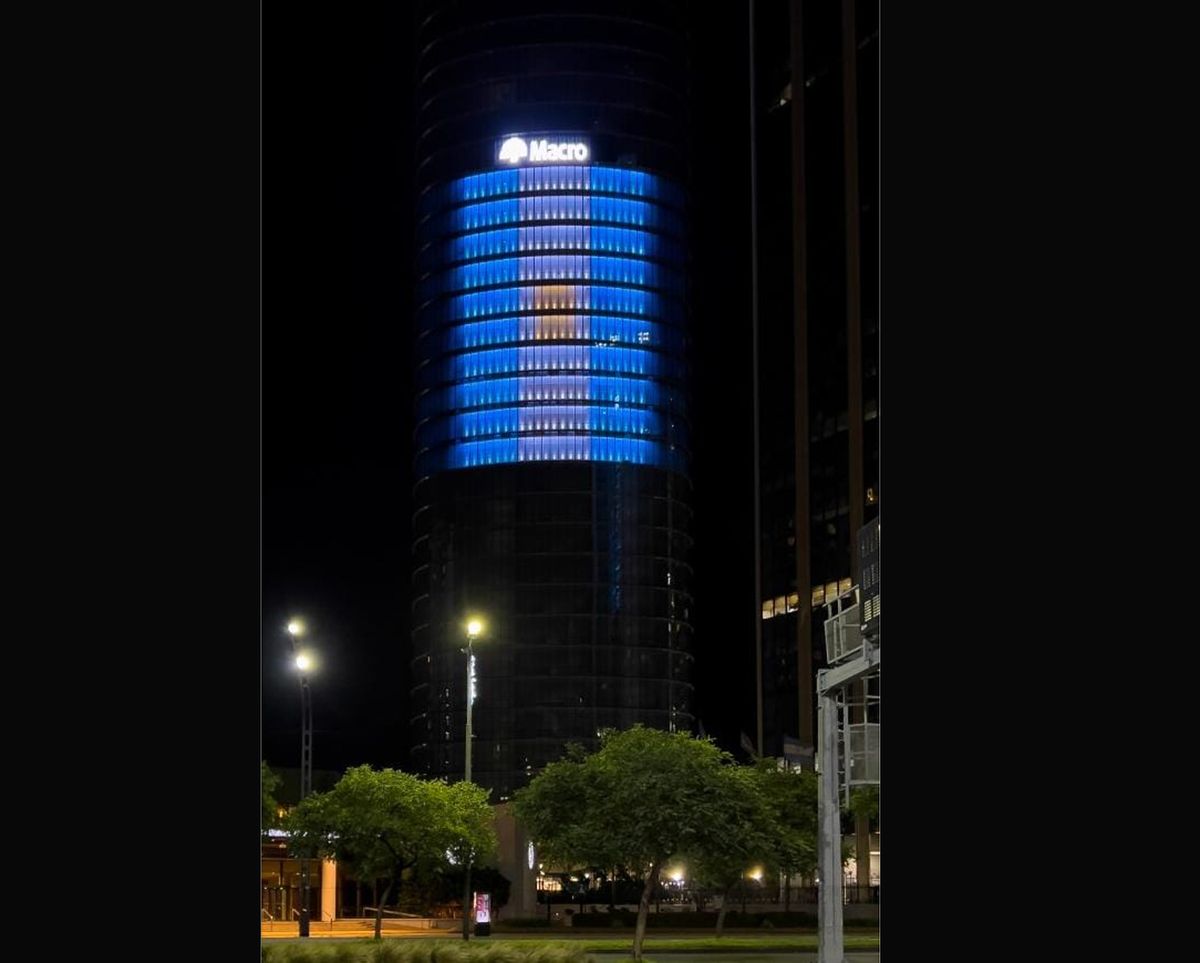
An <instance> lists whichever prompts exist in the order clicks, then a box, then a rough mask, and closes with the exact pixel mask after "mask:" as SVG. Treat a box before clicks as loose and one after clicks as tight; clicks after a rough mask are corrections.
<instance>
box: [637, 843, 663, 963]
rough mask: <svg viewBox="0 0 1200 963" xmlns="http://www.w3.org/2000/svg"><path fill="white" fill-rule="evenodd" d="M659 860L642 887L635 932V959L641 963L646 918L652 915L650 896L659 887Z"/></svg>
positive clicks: (653, 864)
mask: <svg viewBox="0 0 1200 963" xmlns="http://www.w3.org/2000/svg"><path fill="white" fill-rule="evenodd" d="M660 865H661V862H660V861H659V860H655V861H654V862H653V863H651V864H650V872H649V873H647V874H646V885H645V886H644V887H642V898H641V900H640V901H639V902H638V918H637V929H635V930H634V931H633V958H634V959H635V960H637V961H638V963H641V959H642V940H643V939H645V936H646V917H647V916H649V915H650V894H651V893H653V892H654V887H655V886H657V885H658V868H659V866H660Z"/></svg>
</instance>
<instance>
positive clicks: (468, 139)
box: [411, 0, 693, 801]
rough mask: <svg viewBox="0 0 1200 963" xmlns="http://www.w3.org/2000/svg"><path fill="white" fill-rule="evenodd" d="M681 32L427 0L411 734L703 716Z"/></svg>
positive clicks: (533, 739)
mask: <svg viewBox="0 0 1200 963" xmlns="http://www.w3.org/2000/svg"><path fill="white" fill-rule="evenodd" d="M686 78H687V47H686V41H685V36H684V31H683V29H682V25H681V23H680V13H679V11H678V10H677V9H676V7H675V5H674V4H672V3H668V2H661V0H653V2H645V0H636V2H633V0H616V2H614V0H604V2H600V0H585V2H572V3H569V4H568V3H561V2H558V3H556V2H547V0H514V2H507V3H504V4H495V3H481V2H476V0H459V2H442V3H438V4H437V5H436V6H435V5H429V6H428V7H427V8H426V9H425V10H424V11H423V12H422V14H421V15H420V22H419V28H418V78H417V81H418V105H417V130H418V137H417V152H418V158H417V190H418V202H417V219H418V227H417V230H418V238H417V250H418V277H419V285H418V287H419V292H418V304H417V308H416V337H417V358H418V372H417V399H416V423H417V429H416V451H417V455H416V487H415V495H416V499H415V501H416V504H417V506H418V507H417V511H416V514H415V516H414V546H413V553H414V575H413V589H414V591H413V626H414V628H413V635H412V644H413V661H412V670H413V692H412V699H413V717H412V721H411V738H412V744H413V758H414V762H415V763H416V764H417V765H418V766H419V767H420V768H422V769H423V770H424V771H425V772H426V773H427V774H429V775H431V776H448V777H450V778H458V777H459V776H460V775H461V773H462V772H463V764H464V751H463V747H464V730H465V716H466V706H467V703H466V699H467V697H468V696H467V666H466V656H465V655H464V654H463V652H462V649H463V646H464V644H465V641H466V636H465V624H466V622H467V620H468V618H470V617H477V618H479V619H480V620H482V622H483V624H484V631H483V633H482V634H481V636H480V638H479V640H478V641H477V642H476V643H475V645H474V652H475V655H476V659H477V672H476V680H477V682H476V687H475V690H476V694H475V702H474V705H473V714H474V732H475V740H474V742H473V746H474V748H473V752H472V769H473V778H474V781H475V782H478V783H480V784H481V785H484V786H486V787H488V788H490V789H492V790H493V800H494V801H501V800H503V799H505V798H508V797H509V796H510V795H511V793H512V792H513V791H514V790H516V789H517V788H519V787H520V786H522V785H524V784H525V782H526V781H527V780H528V778H529V777H530V776H532V775H533V774H535V773H536V772H537V771H539V770H540V769H541V768H542V767H543V766H544V765H545V764H546V763H548V762H550V761H553V760H554V759H557V758H558V757H559V756H560V755H561V753H562V751H563V747H564V745H565V743H566V742H568V741H575V742H582V743H584V744H585V745H586V744H589V743H594V741H595V739H596V735H597V733H598V731H599V730H600V729H603V728H606V727H619V728H626V727H628V726H630V725H633V724H635V723H639V722H640V723H644V724H646V725H650V726H654V727H657V728H661V729H670V730H674V729H684V730H686V729H690V728H691V726H692V721H693V717H692V684H691V663H692V628H691V623H690V608H691V595H690V591H691V567H690V564H689V555H690V548H691V536H690V534H689V532H690V527H691V514H692V513H691V508H690V501H691V484H690V480H689V447H690V446H689V422H688V405H687V387H688V385H687V334H688V321H689V311H688V298H687V289H688V278H687V273H686V264H687V257H686V253H687V251H686V248H687V240H686V238H687V230H686V227H687V208H688V204H687V191H686V184H687V156H688V152H687V139H688V95H687V81H686Z"/></svg>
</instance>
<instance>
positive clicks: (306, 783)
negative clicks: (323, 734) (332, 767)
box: [300, 675, 312, 937]
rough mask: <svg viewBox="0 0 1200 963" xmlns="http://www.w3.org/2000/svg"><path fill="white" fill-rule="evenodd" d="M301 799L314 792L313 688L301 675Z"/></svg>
mask: <svg viewBox="0 0 1200 963" xmlns="http://www.w3.org/2000/svg"><path fill="white" fill-rule="evenodd" d="M300 715H301V727H300V729H301V732H300V799H301V801H303V800H304V799H305V798H306V797H307V796H308V795H309V793H311V792H312V690H310V689H309V687H308V676H305V675H302V676H300ZM300 935H301V936H302V937H306V936H308V860H307V859H305V858H303V857H301V859H300Z"/></svg>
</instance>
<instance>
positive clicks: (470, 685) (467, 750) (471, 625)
mask: <svg viewBox="0 0 1200 963" xmlns="http://www.w3.org/2000/svg"><path fill="white" fill-rule="evenodd" d="M482 631H483V623H482V622H481V621H480V620H479V619H477V618H472V619H470V620H469V621H468V622H467V647H466V648H465V649H463V652H465V653H466V655H467V733H466V735H467V740H466V744H465V746H464V751H463V761H464V766H463V770H464V776H463V781H464V782H470V781H471V740H472V739H473V738H474V734H473V733H472V731H471V707H472V706H473V705H474V703H475V649H474V644H475V640H476V639H477V638H479V634H480V633H481V632H482ZM470 911H471V860H470V859H468V860H466V865H465V866H464V867H463V929H462V937H463V939H464V940H469V939H470V938H471V918H470Z"/></svg>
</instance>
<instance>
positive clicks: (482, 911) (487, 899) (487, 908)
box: [475, 893, 492, 923]
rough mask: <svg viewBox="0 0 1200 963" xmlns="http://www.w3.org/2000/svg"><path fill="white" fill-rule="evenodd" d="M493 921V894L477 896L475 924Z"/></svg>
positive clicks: (477, 894) (479, 894)
mask: <svg viewBox="0 0 1200 963" xmlns="http://www.w3.org/2000/svg"><path fill="white" fill-rule="evenodd" d="M491 921H492V894H491V893H476V894H475V922H476V923H490V922H491Z"/></svg>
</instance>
